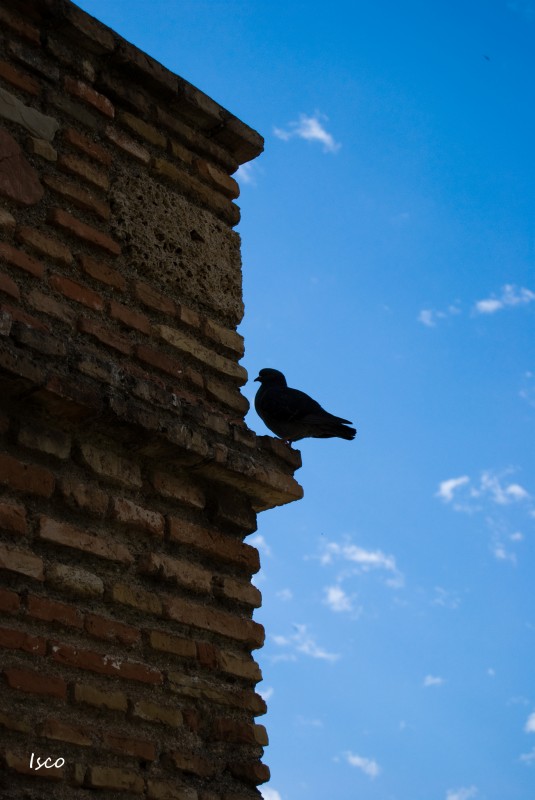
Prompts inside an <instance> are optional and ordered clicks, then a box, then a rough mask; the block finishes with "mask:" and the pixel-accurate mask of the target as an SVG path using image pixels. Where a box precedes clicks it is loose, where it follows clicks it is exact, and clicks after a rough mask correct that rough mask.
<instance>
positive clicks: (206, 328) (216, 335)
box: [202, 317, 245, 358]
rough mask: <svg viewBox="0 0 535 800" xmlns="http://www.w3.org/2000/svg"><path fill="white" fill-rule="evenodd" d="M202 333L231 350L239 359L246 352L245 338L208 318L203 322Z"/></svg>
mask: <svg viewBox="0 0 535 800" xmlns="http://www.w3.org/2000/svg"><path fill="white" fill-rule="evenodd" d="M202 331H203V333H204V335H205V336H208V337H209V338H210V339H212V341H214V342H216V343H217V344H221V345H223V347H226V348H227V350H231V351H232V352H233V353H235V354H236V355H237V356H238V357H239V358H241V357H242V356H243V354H244V352H245V345H244V339H243V336H242V335H241V334H240V333H238V332H237V331H234V330H232V329H231V328H225V327H224V326H223V325H220V324H219V323H218V322H216V321H215V320H213V319H208V318H207V317H205V318H204V320H203V326H202Z"/></svg>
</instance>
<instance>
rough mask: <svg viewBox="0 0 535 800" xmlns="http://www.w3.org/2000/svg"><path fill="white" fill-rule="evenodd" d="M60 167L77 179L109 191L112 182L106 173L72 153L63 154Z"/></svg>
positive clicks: (60, 158) (60, 157) (59, 162)
mask: <svg viewBox="0 0 535 800" xmlns="http://www.w3.org/2000/svg"><path fill="white" fill-rule="evenodd" d="M58 167H59V168H60V169H61V170H63V172H68V173H69V174H70V175H76V177H77V178H82V180H84V181H87V182H88V183H91V184H93V186H96V187H97V188H98V189H103V190H104V191H107V190H108V189H109V186H110V181H109V178H108V175H107V173H106V172H104V171H103V170H102V169H100V168H98V167H95V166H94V165H93V164H89V162H88V161H85V160H84V159H83V158H79V157H78V156H74V155H71V153H63V154H61V155H59V156H58Z"/></svg>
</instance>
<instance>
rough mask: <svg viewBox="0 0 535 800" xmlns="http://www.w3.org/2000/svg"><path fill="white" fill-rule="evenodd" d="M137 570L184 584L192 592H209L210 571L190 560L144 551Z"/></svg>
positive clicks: (210, 583) (210, 582) (210, 584)
mask: <svg viewBox="0 0 535 800" xmlns="http://www.w3.org/2000/svg"><path fill="white" fill-rule="evenodd" d="M138 569H139V572H141V573H142V574H144V575H153V576H158V578H163V580H167V581H172V582H174V583H177V584H179V585H180V586H184V587H185V588H186V589H189V590H190V591H192V592H204V593H206V594H209V593H210V590H211V586H212V572H211V570H206V569H204V568H203V567H200V566H198V565H197V564H194V563H192V562H191V561H185V560H182V559H178V558H172V557H171V556H168V555H165V553H146V554H145V555H144V556H142V557H141V559H140V562H139V567H138Z"/></svg>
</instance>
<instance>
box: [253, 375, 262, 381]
mask: <svg viewBox="0 0 535 800" xmlns="http://www.w3.org/2000/svg"><path fill="white" fill-rule="evenodd" d="M257 381H258V382H259V383H262V378H261V377H260V375H259V376H258V378H255V379H254V381H253V383H256V382H257Z"/></svg>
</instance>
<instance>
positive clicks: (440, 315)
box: [417, 300, 461, 328]
mask: <svg viewBox="0 0 535 800" xmlns="http://www.w3.org/2000/svg"><path fill="white" fill-rule="evenodd" d="M455 303H459V301H458V300H456V301H455ZM460 313H461V309H460V308H459V306H458V305H456V304H454V303H452V304H451V305H449V306H448V307H447V309H446V310H445V311H436V310H435V309H433V308H422V310H421V311H420V313H419V314H418V317H417V319H418V322H421V323H422V325H425V326H426V327H428V328H436V325H437V321H438V320H440V319H447V318H448V317H453V316H456V315H457V314H460Z"/></svg>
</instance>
